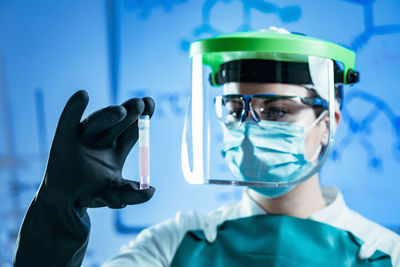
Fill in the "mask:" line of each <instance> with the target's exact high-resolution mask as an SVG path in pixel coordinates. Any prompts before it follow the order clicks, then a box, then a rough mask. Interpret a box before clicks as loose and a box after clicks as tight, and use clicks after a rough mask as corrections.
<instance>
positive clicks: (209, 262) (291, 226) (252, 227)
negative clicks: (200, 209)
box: [171, 215, 392, 267]
mask: <svg viewBox="0 0 400 267" xmlns="http://www.w3.org/2000/svg"><path fill="white" fill-rule="evenodd" d="M362 243H363V242H362V241H361V240H360V239H358V238H357V237H355V236H354V235H353V234H352V233H350V232H348V231H344V230H341V229H338V228H335V227H333V226H330V225H327V224H324V223H320V222H316V221H313V220H309V219H299V218H295V217H289V216H282V215H257V216H252V217H245V218H240V219H236V220H231V221H225V222H224V223H222V224H221V225H219V226H218V234H217V238H216V240H215V241H214V242H212V243H209V242H208V241H207V239H206V238H205V235H204V233H203V231H202V230H196V231H189V232H188V233H187V234H186V236H185V237H184V239H183V240H182V243H181V244H180V246H179V248H178V250H177V252H176V254H175V257H174V259H173V261H172V264H171V266H190V267H194V266H209V267H211V266H213V267H218V266H285V267H291V266H296V267H299V266H308V267H309V266H335V267H337V266H374V267H375V266H392V264H391V257H390V256H389V255H387V254H385V253H383V252H381V251H375V253H374V254H373V255H372V256H371V257H370V258H368V259H365V260H360V259H358V257H357V256H358V252H359V250H360V247H361V244H362Z"/></svg>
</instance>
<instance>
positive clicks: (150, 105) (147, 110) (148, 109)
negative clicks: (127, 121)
mask: <svg viewBox="0 0 400 267" xmlns="http://www.w3.org/2000/svg"><path fill="white" fill-rule="evenodd" d="M142 100H143V102H144V105H145V107H144V110H143V113H142V115H149V116H150V118H151V117H152V116H153V113H154V109H155V108H156V103H154V100H153V98H151V97H144V98H142Z"/></svg>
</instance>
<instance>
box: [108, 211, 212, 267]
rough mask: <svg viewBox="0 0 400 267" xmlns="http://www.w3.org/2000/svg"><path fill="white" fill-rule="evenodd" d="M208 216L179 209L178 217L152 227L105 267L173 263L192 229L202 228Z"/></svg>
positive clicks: (124, 248)
mask: <svg viewBox="0 0 400 267" xmlns="http://www.w3.org/2000/svg"><path fill="white" fill-rule="evenodd" d="M206 220H207V218H206V217H205V216H203V215H201V214H198V213H195V212H189V213H185V214H183V213H178V214H177V215H176V216H175V218H173V219H169V220H167V221H165V222H162V223H159V224H156V225H154V226H152V227H149V228H147V229H145V230H143V231H142V232H140V233H139V234H138V236H137V237H136V239H135V240H133V241H131V242H130V243H129V244H128V245H125V246H123V247H122V248H121V250H120V252H119V254H118V255H117V256H115V257H113V258H111V259H110V260H108V261H107V262H105V263H104V264H103V265H102V266H103V267H127V266H146V267H147V266H169V265H170V263H171V261H172V259H173V257H174V255H175V252H176V250H177V249H178V247H179V245H180V243H181V242H182V239H183V238H184V236H185V234H186V233H187V231H189V230H195V229H201V228H203V227H204V225H205V224H206Z"/></svg>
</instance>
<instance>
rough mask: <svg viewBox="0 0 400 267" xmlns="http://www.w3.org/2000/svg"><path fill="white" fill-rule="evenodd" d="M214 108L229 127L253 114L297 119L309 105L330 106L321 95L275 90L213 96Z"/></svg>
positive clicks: (261, 117) (270, 118)
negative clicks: (278, 91)
mask: <svg viewBox="0 0 400 267" xmlns="http://www.w3.org/2000/svg"><path fill="white" fill-rule="evenodd" d="M214 105H215V111H216V114H217V117H218V119H219V120H220V121H222V122H223V123H225V125H227V126H230V127H235V126H240V125H241V123H242V122H243V121H244V120H246V117H247V116H249V115H251V118H252V119H253V120H254V121H255V122H256V123H258V122H260V121H262V120H267V121H279V122H288V123H294V122H296V121H298V120H299V119H300V118H301V113H302V111H304V110H305V109H308V108H317V107H319V108H328V103H327V101H326V100H324V99H322V98H320V97H300V96H287V95H276V94H254V95H245V94H228V95H219V96H217V97H215V99H214Z"/></svg>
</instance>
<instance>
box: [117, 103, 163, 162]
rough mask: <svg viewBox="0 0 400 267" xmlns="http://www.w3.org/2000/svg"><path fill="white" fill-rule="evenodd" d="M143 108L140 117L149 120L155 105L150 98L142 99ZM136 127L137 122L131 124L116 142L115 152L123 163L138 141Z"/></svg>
mask: <svg viewBox="0 0 400 267" xmlns="http://www.w3.org/2000/svg"><path fill="white" fill-rule="evenodd" d="M142 100H143V102H144V104H145V108H144V110H143V113H142V115H149V116H150V118H151V117H152V116H153V113H154V109H155V103H154V100H153V99H152V98H151V97H145V98H142ZM138 135H139V133H138V126H137V121H136V122H135V123H134V124H132V125H131V126H130V127H129V128H128V129H126V130H125V132H124V133H122V134H121V136H120V137H119V138H118V140H117V152H118V154H119V155H120V157H121V159H122V161H125V159H126V157H127V156H128V154H129V152H130V151H131V149H132V147H133V146H134V145H135V143H136V141H137V139H138Z"/></svg>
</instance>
